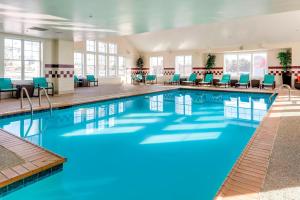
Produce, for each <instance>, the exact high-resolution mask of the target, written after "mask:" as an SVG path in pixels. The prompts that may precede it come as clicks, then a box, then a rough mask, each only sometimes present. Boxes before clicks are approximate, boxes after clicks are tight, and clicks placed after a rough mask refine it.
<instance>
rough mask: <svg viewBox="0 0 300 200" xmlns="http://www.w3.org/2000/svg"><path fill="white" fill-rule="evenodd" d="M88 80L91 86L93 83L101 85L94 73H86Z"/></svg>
mask: <svg viewBox="0 0 300 200" xmlns="http://www.w3.org/2000/svg"><path fill="white" fill-rule="evenodd" d="M86 81H87V82H88V86H89V87H91V83H93V84H94V86H98V85H99V82H98V79H96V78H95V76H94V75H86Z"/></svg>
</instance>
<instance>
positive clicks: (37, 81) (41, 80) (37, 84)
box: [33, 77, 54, 96]
mask: <svg viewBox="0 0 300 200" xmlns="http://www.w3.org/2000/svg"><path fill="white" fill-rule="evenodd" d="M33 88H34V90H35V89H37V90H38V96H40V91H41V88H44V89H46V90H47V94H49V90H51V95H52V96H54V86H53V83H49V82H47V80H46V78H45V77H35V78H33Z"/></svg>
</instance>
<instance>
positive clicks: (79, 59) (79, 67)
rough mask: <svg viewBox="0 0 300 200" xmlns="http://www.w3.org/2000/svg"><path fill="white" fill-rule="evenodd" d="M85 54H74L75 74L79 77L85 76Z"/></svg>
mask: <svg viewBox="0 0 300 200" xmlns="http://www.w3.org/2000/svg"><path fill="white" fill-rule="evenodd" d="M83 65H84V63H83V54H82V53H74V73H75V74H76V75H78V76H82V75H83Z"/></svg>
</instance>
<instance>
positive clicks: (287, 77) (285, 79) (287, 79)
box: [282, 72, 292, 86]
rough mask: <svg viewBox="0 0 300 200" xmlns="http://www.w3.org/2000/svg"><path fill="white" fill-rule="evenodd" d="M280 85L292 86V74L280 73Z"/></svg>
mask: <svg viewBox="0 0 300 200" xmlns="http://www.w3.org/2000/svg"><path fill="white" fill-rule="evenodd" d="M282 84H285V85H289V86H292V74H291V73H290V72H282Z"/></svg>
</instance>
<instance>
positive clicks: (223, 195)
mask: <svg viewBox="0 0 300 200" xmlns="http://www.w3.org/2000/svg"><path fill="white" fill-rule="evenodd" d="M176 88H178V87H177V86H161V85H150V86H149V85H147V86H145V85H140V86H135V85H126V86H123V85H101V86H99V87H95V88H93V87H91V88H77V89H76V91H75V93H74V94H69V95H62V96H55V97H53V98H52V101H53V104H54V107H65V106H71V105H76V104H81V103H87V102H94V101H99V100H106V99H113V98H118V97H126V96H132V95H139V94H145V93H151V92H158V91H164V90H169V89H176ZM185 88H193V89H208V90H225V91H241V92H243V91H245V92H262V91H260V90H259V89H235V88H226V89H224V88H222V89H219V88H199V87H185ZM263 92H268V93H272V91H265V90H264V91H263ZM33 103H34V107H35V108H36V110H40V109H45V108H47V103H46V102H45V101H44V102H43V106H42V107H38V99H37V98H35V99H33ZM26 110H27V111H28V109H24V110H21V109H20V102H19V100H17V99H7V100H2V101H1V103H0V116H3V115H10V114H17V113H22V112H25V111H26ZM291 120H292V121H291ZM299 124H300V91H293V92H292V101H288V98H287V94H286V92H284V91H282V92H280V94H279V96H278V97H277V98H276V101H275V102H274V104H273V106H272V107H271V109H270V111H269V113H268V115H267V116H266V117H265V118H264V120H263V121H262V123H261V125H260V126H259V128H258V129H257V131H256V133H255V134H254V136H253V138H252V139H251V141H250V142H249V144H248V146H247V148H246V149H245V151H244V153H243V155H242V156H241V158H240V159H239V160H238V162H237V163H236V165H235V166H234V168H233V170H232V171H231V173H230V174H229V176H228V177H227V179H226V181H225V182H224V184H223V186H222V187H221V188H220V191H219V193H218V194H217V196H216V199H218V200H220V199H243V200H247V199H274V198H272V195H273V196H274V192H275V193H276V199H278V198H277V197H279V196H282V197H283V198H282V199H289V198H285V197H286V196H287V195H290V196H291V197H292V196H295V195H296V194H299V195H300V192H299V191H298V190H296V189H294V190H292V192H291V190H282V189H286V188H289V186H290V185H293V188H297V187H296V186H300V173H296V172H298V171H297V170H299V169H297V167H296V166H299V162H300V140H293V139H290V140H286V139H285V138H286V137H285V135H291V136H292V137H293V138H295V137H297V133H298V134H299V133H300V131H299ZM1 133H2V134H3V133H4V132H0V136H1ZM277 135H279V136H277ZM4 137H13V139H12V141H13V144H19V143H18V142H19V141H23V140H20V139H18V138H17V137H15V136H11V135H9V134H7V133H6V134H4ZM299 137H300V136H299ZM279 139H281V140H279ZM14 140H16V141H14ZM5 141H6V140H3V139H2V138H1V140H0V142H1V143H3V144H4V145H3V144H1V143H0V145H2V146H4V147H8V148H9V146H5V143H7V142H5ZM9 141H10V142H11V140H9ZM289 143H293V144H292V145H291V146H292V147H293V148H289V147H290V145H289ZM27 144H28V145H29V143H26V145H27ZM8 145H9V144H8ZM26 145H25V146H23V145H21V146H20V145H18V147H15V148H16V149H17V150H18V151H19V153H20V154H21V155H20V156H22V152H23V151H22V150H23V148H25V147H26ZM27 148H29V147H27ZM35 148H36V149H38V150H41V151H42V150H43V149H41V148H38V147H36V146H35V147H33V149H35ZM283 148H284V149H283ZM33 149H32V151H31V150H29V152H34V150H33ZM16 153H17V155H19V153H18V152H16ZM293 155H295V156H296V158H295V157H294V156H293ZM49 159H50V158H49ZM53 159H54V158H53ZM50 160H51V159H50ZM54 160H55V159H54ZM283 162H284V163H283ZM42 163H43V162H42ZM45 163H47V160H45ZM286 167H289V168H288V169H291V170H295V171H294V173H290V171H289V170H286ZM41 168H43V166H41ZM16 170H23V171H24V169H23V168H20V169H18V168H17V169H16ZM20 172H21V171H20ZM1 173H2V172H1ZM13 173H15V172H14V171H13V172H12V174H7V175H11V176H12V177H11V181H12V182H13V181H14V177H13ZM291 174H293V183H290V181H289V180H287V179H289V178H292V177H290V176H291ZM4 178H8V179H10V178H9V177H7V176H5V177H4ZM2 179H3V176H2ZM278 179H280V180H285V181H278ZM2 182H3V180H2ZM0 188H1V176H0ZM286 193H288V194H286ZM299 195H298V197H299ZM291 199H292V198H291Z"/></svg>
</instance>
